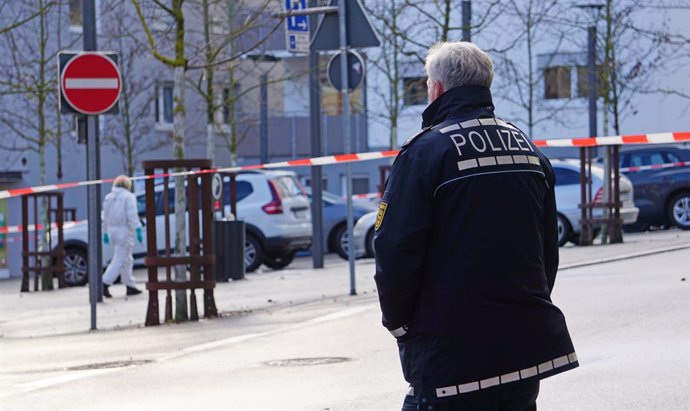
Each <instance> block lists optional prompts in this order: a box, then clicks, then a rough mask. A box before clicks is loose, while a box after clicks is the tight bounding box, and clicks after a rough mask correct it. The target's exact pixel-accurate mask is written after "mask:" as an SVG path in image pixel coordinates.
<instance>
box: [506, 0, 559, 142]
mask: <svg viewBox="0 0 690 411" xmlns="http://www.w3.org/2000/svg"><path fill="white" fill-rule="evenodd" d="M503 11H504V17H505V18H507V19H509V21H511V22H512V24H511V27H513V28H514V30H513V31H512V32H511V34H512V36H511V38H509V39H506V38H500V39H498V41H499V42H500V43H499V44H501V43H502V44H501V45H500V46H497V47H495V48H496V49H501V50H502V51H501V52H498V53H496V54H495V55H496V62H497V67H496V71H497V73H499V74H500V75H499V76H497V77H498V80H499V82H500V84H499V86H498V87H496V88H495V90H496V94H497V96H498V97H500V98H502V99H504V100H506V101H509V102H511V103H513V104H514V105H515V106H516V107H518V112H517V113H515V114H514V115H515V118H517V119H518V121H522V122H524V124H525V125H526V128H527V130H528V135H529V136H532V135H533V133H534V128H535V126H537V125H539V124H541V123H545V122H554V121H556V122H562V120H560V119H559V118H558V116H555V115H556V114H557V113H559V112H561V111H562V110H563V109H565V108H567V107H568V106H569V105H570V103H571V101H570V99H565V100H563V101H561V102H558V103H556V104H555V105H553V106H550V107H548V108H546V109H544V108H542V109H541V110H540V109H538V107H537V103H536V102H537V100H538V93H539V92H540V91H541V90H542V87H541V86H540V84H542V83H543V82H544V80H545V78H544V76H545V72H546V71H545V70H539V68H538V67H535V62H536V60H537V50H538V49H539V47H540V46H541V45H542V44H544V43H545V44H548V47H549V53H548V54H545V55H544V57H545V61H544V62H543V65H544V66H545V67H549V66H550V65H551V63H552V62H553V60H554V58H555V56H556V55H557V54H558V53H559V52H560V50H561V47H562V46H563V44H564V40H565V38H566V36H567V34H568V32H567V31H564V30H563V28H562V27H560V25H558V24H555V20H556V18H557V17H558V16H559V15H560V14H561V13H562V12H563V7H561V6H560V4H559V2H558V1H557V0H526V1H516V0H508V1H507V2H506V3H505V5H504V8H503ZM506 43H507V44H506Z"/></svg>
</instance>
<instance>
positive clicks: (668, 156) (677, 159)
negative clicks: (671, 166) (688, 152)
mask: <svg viewBox="0 0 690 411" xmlns="http://www.w3.org/2000/svg"><path fill="white" fill-rule="evenodd" d="M664 156H665V157H666V162H667V163H679V162H681V161H682V160H681V159H680V157H678V156H677V155H675V154H673V153H671V152H669V151H665V152H664Z"/></svg>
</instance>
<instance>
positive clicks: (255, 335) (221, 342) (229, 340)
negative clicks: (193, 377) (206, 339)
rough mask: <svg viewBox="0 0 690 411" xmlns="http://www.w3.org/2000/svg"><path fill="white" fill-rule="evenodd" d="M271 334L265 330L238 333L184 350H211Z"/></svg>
mask: <svg viewBox="0 0 690 411" xmlns="http://www.w3.org/2000/svg"><path fill="white" fill-rule="evenodd" d="M269 334H273V333H272V332H265V333H253V334H244V335H237V336H235V337H230V338H224V339H222V340H218V341H213V342H210V343H205V344H199V345H193V346H191V347H187V348H183V349H182V352H183V353H185V354H188V353H194V352H201V351H207V350H211V349H213V348H219V347H224V346H226V345H232V344H236V343H239V342H244V341H247V340H253V339H254V338H259V337H265V336H267V335H269Z"/></svg>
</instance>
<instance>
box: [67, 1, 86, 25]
mask: <svg viewBox="0 0 690 411" xmlns="http://www.w3.org/2000/svg"><path fill="white" fill-rule="evenodd" d="M82 3H83V1H82V0H69V26H70V30H73V31H79V32H81V30H82V27H83V25H84V24H83V23H84V20H83V16H82V7H83V4H82Z"/></svg>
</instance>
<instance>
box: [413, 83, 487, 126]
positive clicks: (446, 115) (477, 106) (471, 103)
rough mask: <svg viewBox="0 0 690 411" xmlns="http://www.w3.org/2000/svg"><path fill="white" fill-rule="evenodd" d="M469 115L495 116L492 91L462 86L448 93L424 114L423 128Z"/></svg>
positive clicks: (479, 87)
mask: <svg viewBox="0 0 690 411" xmlns="http://www.w3.org/2000/svg"><path fill="white" fill-rule="evenodd" d="M469 114H473V115H476V116H477V117H493V116H494V104H493V102H492V100H491V90H489V89H488V88H486V87H483V86H460V87H455V88H452V89H450V90H448V91H446V92H445V93H443V94H442V95H441V96H440V97H439V98H437V99H436V100H434V102H433V103H431V104H429V106H428V107H427V108H426V109H425V110H424V112H423V113H422V128H426V127H429V126H434V125H436V124H439V123H442V122H444V121H446V120H448V119H455V118H459V117H465V116H467V115H469Z"/></svg>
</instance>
